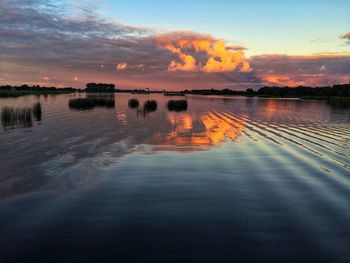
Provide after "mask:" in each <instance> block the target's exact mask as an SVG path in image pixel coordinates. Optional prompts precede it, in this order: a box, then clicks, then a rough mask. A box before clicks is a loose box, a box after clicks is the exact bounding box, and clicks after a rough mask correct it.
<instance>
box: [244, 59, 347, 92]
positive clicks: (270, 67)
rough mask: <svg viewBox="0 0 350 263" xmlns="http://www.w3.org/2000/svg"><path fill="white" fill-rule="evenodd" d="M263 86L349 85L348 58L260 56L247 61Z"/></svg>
mask: <svg viewBox="0 0 350 263" xmlns="http://www.w3.org/2000/svg"><path fill="white" fill-rule="evenodd" d="M250 62H251V63H252V65H254V69H255V73H256V76H257V77H258V78H260V79H261V80H262V82H264V83H265V85H278V86H299V85H307V86H323V85H333V84H337V83H349V82H350V56H349V55H332V54H322V55H312V56H287V55H260V56H254V57H251V58H250Z"/></svg>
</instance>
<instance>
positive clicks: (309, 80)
mask: <svg viewBox="0 0 350 263" xmlns="http://www.w3.org/2000/svg"><path fill="white" fill-rule="evenodd" d="M348 10H350V1H347V0H333V1H328V0H318V1H314V0H308V1H301V0H286V1H278V0H266V1H260V0H245V1H242V0H240V1H233V0H231V1H226V0H222V1H220V0H217V1H208V0H202V1H185V0H177V1H173V0H168V1H166V0H163V1H161V0H148V1H147V0H142V1H141V0H134V1H122V0H117V1H113V0H86V1H73V0H58V1H57V0H56V1H50V0H48V1H44V0H22V1H20V0H2V1H1V2H0V84H22V83H27V84H38V85H42V86H56V87H65V86H73V87H78V88H83V87H84V86H85V84H86V83H88V82H104V83H114V84H116V85H117V87H119V88H126V89H128V88H150V89H151V90H161V89H168V90H183V89H205V88H215V89H223V88H230V89H236V90H245V89H246V88H254V89H257V88H260V87H262V86H264V85H276V86H298V85H307V86H322V85H333V84H338V83H349V82H350V12H349V11H348Z"/></svg>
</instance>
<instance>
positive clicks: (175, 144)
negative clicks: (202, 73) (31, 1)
mask: <svg viewBox="0 0 350 263" xmlns="http://www.w3.org/2000/svg"><path fill="white" fill-rule="evenodd" d="M76 99H80V100H76ZM130 99H137V101H138V103H135V101H134V103H130ZM169 100H186V101H187V104H186V107H182V108H181V107H180V108H174V107H168V101H169ZM152 101H153V102H152ZM36 102H40V103H41V107H42V116H41V119H40V120H35V119H33V121H32V123H30V124H29V125H22V126H20V125H12V126H11V125H7V124H5V123H3V124H2V127H1V131H0V233H1V235H0V261H1V262H28V261H36V262H88V261H91V262H118V261H120V262H142V261H150V262H151V261H158V262H181V261H184V262H189V261H192V262H193V261H197V262H233V261H234V260H236V261H240V262H242V261H249V262H272V261H274V262H349V261H350V252H349V247H350V205H349V202H350V177H349V176H350V162H349V157H350V110H349V109H344V108H332V107H330V106H329V105H328V104H327V103H325V102H319V101H301V100H278V99H257V98H240V97H232V98H227V97H205V96H186V97H166V96H163V95H135V94H116V95H115V96H114V95H112V96H111V95H103V96H101V95H99V96H98V95H86V94H77V95H53V96H40V97H37V96H24V97H20V98H17V99H0V106H4V105H9V106H31V105H33V104H34V103H36ZM136 104H137V105H136Z"/></svg>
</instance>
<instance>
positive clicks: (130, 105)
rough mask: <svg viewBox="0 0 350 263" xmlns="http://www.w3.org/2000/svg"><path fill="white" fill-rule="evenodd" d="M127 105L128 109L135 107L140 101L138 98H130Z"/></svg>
mask: <svg viewBox="0 0 350 263" xmlns="http://www.w3.org/2000/svg"><path fill="white" fill-rule="evenodd" d="M128 105H129V108H130V109H136V108H138V107H139V105H140V102H139V100H138V99H130V100H129V102H128Z"/></svg>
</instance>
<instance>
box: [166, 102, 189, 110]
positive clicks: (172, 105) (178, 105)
mask: <svg viewBox="0 0 350 263" xmlns="http://www.w3.org/2000/svg"><path fill="white" fill-rule="evenodd" d="M167 107H168V110H169V111H177V112H180V111H186V110H187V101H186V100H169V101H168V104H167Z"/></svg>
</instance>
